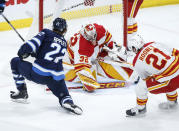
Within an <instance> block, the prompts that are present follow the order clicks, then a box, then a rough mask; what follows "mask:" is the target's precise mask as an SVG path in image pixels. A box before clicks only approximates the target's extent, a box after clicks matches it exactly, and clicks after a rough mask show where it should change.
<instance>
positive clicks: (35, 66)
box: [10, 18, 82, 115]
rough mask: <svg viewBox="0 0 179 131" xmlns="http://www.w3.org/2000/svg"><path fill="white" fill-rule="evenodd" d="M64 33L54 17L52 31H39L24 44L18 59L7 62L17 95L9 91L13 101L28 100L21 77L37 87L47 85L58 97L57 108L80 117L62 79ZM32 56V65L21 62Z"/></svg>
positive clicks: (61, 23)
mask: <svg viewBox="0 0 179 131" xmlns="http://www.w3.org/2000/svg"><path fill="white" fill-rule="evenodd" d="M66 31H67V24H66V20H65V19H62V18H56V19H55V20H54V21H53V29H52V30H49V29H43V30H42V31H41V32H40V33H38V34H37V35H36V36H34V37H33V38H32V39H31V40H29V41H27V42H26V43H24V44H23V45H22V46H21V47H20V49H19V51H18V56H19V57H15V58H13V59H12V60H11V63H10V64H11V69H12V74H13V78H14V80H15V84H16V87H17V90H18V92H14V91H11V95H10V97H11V99H12V100H13V101H20V100H26V99H27V98H28V93H27V87H26V83H25V81H24V80H25V78H26V79H28V80H30V81H33V82H35V83H37V84H43V85H47V87H48V88H49V89H50V90H51V91H52V93H53V94H54V95H55V96H56V97H58V99H59V103H60V105H61V106H62V107H63V108H64V109H66V110H68V111H70V112H73V113H75V114H79V115H80V114H82V109H81V108H80V107H78V106H77V105H75V104H74V103H73V100H72V98H71V96H70V94H69V92H68V89H67V87H66V84H65V81H64V78H65V75H64V71H63V66H62V59H63V56H64V55H65V52H66V48H67V42H66V40H65V38H64V34H65V33H66ZM29 56H32V57H35V61H34V63H30V62H28V61H25V60H24V59H25V58H27V57H29Z"/></svg>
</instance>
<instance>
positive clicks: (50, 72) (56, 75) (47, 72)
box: [32, 63, 65, 80]
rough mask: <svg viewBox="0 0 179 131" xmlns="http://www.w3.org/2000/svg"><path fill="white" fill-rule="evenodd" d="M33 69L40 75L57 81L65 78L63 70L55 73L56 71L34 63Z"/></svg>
mask: <svg viewBox="0 0 179 131" xmlns="http://www.w3.org/2000/svg"><path fill="white" fill-rule="evenodd" d="M32 69H33V70H34V71H35V72H36V73H38V74H39V75H43V76H52V77H53V78H54V79H55V80H62V79H64V78H65V75H64V71H63V70H62V71H55V70H50V69H46V68H44V67H42V66H40V65H38V64H37V63H33V67H32Z"/></svg>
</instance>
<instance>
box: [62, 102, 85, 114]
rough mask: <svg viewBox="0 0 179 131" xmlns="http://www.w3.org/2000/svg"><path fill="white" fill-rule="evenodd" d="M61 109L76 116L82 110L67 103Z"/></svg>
mask: <svg viewBox="0 0 179 131" xmlns="http://www.w3.org/2000/svg"><path fill="white" fill-rule="evenodd" d="M62 107H63V108H64V109H66V110H68V111H70V112H72V113H74V114H77V115H81V114H82V113H83V110H82V109H81V108H80V107H79V106H77V105H75V104H72V103H69V102H66V103H63V104H62Z"/></svg>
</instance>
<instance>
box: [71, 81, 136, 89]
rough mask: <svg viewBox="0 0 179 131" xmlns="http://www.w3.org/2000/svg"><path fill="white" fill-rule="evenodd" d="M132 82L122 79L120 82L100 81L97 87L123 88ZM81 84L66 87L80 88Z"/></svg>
mask: <svg viewBox="0 0 179 131" xmlns="http://www.w3.org/2000/svg"><path fill="white" fill-rule="evenodd" d="M132 84H133V83H131V82H127V81H122V82H119V81H117V82H108V83H100V88H98V89H109V88H124V87H128V86H130V85H132ZM82 88H83V87H82V86H76V87H68V89H82Z"/></svg>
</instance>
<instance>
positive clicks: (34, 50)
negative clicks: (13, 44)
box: [26, 41, 36, 52]
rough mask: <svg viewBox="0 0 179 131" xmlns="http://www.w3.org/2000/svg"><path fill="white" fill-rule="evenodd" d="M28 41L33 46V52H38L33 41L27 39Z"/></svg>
mask: <svg viewBox="0 0 179 131" xmlns="http://www.w3.org/2000/svg"><path fill="white" fill-rule="evenodd" d="M26 43H27V44H28V45H29V46H30V47H31V48H32V51H33V52H36V46H35V45H34V43H33V42H31V41H27V42H26Z"/></svg>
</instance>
